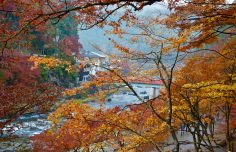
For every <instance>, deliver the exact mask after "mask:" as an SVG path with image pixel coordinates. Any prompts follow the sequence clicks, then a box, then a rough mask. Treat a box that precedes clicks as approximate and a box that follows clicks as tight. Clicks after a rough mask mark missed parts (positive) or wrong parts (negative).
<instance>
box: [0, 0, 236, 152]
mask: <svg viewBox="0 0 236 152" xmlns="http://www.w3.org/2000/svg"><path fill="white" fill-rule="evenodd" d="M160 1H161V0H131V1H130V0H102V1H101V0H98V1H97V0H94V1H76V0H75V1H66V0H65V1H58V0H55V1H37V0H36V1H34V3H33V5H32V2H31V1H27V0H24V1H16V0H11V1H5V0H3V1H1V5H0V7H1V10H0V11H1V14H0V17H1V19H2V21H3V23H2V24H1V29H3V30H0V33H1V35H2V36H1V44H0V45H1V47H2V50H1V53H2V56H1V61H4V62H3V64H2V65H5V64H6V63H7V64H9V61H8V60H11V59H12V58H10V57H7V59H6V60H5V59H4V60H3V57H4V55H5V54H7V53H8V52H10V51H11V50H14V49H15V48H16V45H14V43H16V42H17V43H21V45H26V46H28V43H29V41H32V39H33V38H32V35H34V34H35V33H34V34H32V33H31V34H29V35H27V34H26V35H25V36H24V37H21V35H22V34H23V33H25V32H27V31H28V32H29V31H32V30H33V32H40V31H41V32H42V31H43V30H45V29H47V28H50V26H49V24H48V21H50V22H52V25H53V24H60V21H62V20H63V19H65V18H66V17H72V18H73V19H74V20H75V21H76V22H77V23H78V24H79V26H80V29H89V28H92V27H94V26H96V25H98V26H100V27H104V26H105V25H110V26H112V27H113V30H112V31H111V32H110V33H112V34H117V35H118V37H119V38H122V37H123V36H124V35H132V37H131V41H132V43H140V42H144V43H145V45H148V46H149V48H148V49H149V50H148V51H146V52H145V51H143V50H138V49H132V48H130V47H129V46H123V45H121V44H119V43H117V42H116V41H115V40H112V42H113V44H114V47H115V48H116V49H117V50H119V51H120V52H121V53H122V56H115V55H111V56H110V58H113V59H114V61H112V63H111V65H110V66H109V67H102V68H104V69H105V71H102V72H98V73H97V74H96V75H95V76H94V78H93V80H92V81H90V82H87V83H83V84H81V86H80V87H76V88H73V89H67V90H65V91H64V95H67V96H74V95H76V94H84V95H86V98H88V97H95V98H96V99H97V100H100V101H105V98H106V97H107V95H109V94H112V93H115V92H117V91H118V90H119V89H121V88H122V87H123V86H124V85H125V86H127V87H128V89H130V90H131V92H132V93H133V94H134V95H135V96H136V97H137V99H138V100H139V101H140V103H139V104H135V105H128V106H126V107H125V108H124V109H120V108H118V107H116V108H113V109H93V108H91V107H90V106H88V105H86V104H80V103H79V102H83V101H75V100H71V101H67V102H66V103H65V104H63V105H62V106H61V107H59V108H58V109H57V110H56V111H55V112H53V113H52V114H51V115H50V117H49V119H50V120H51V121H52V127H51V129H50V130H48V131H46V132H45V133H43V134H41V135H38V136H35V137H33V140H34V150H35V151H41V150H47V151H58V150H61V151H68V150H71V149H73V150H75V151H77V150H80V149H83V150H84V151H89V150H94V151H98V150H99V149H102V150H104V149H106V148H110V147H111V148H114V149H113V150H117V151H138V150H141V151H142V150H144V149H145V148H147V147H148V145H152V146H153V147H154V149H156V150H157V151H162V149H161V147H162V146H163V143H164V142H165V140H166V139H168V138H169V136H171V137H172V138H173V140H174V146H175V150H176V151H180V141H179V140H178V138H177V135H176V133H177V130H178V129H179V128H180V125H181V124H186V125H187V127H188V128H189V130H190V133H191V135H192V137H193V140H194V143H193V144H194V146H195V150H196V151H201V150H203V149H204V148H206V149H207V150H209V151H214V146H213V144H214V142H215V139H214V136H215V134H214V129H213V130H210V135H209V132H208V126H207V125H208V124H209V125H212V124H213V122H212V121H213V119H214V117H215V116H216V115H217V113H219V112H221V113H223V115H224V120H225V124H224V126H223V127H224V129H225V130H223V129H222V130H223V132H224V133H225V136H226V144H227V150H229V151H230V150H231V147H230V145H231V140H232V138H233V133H234V130H235V120H234V119H233V113H232V111H233V109H234V107H235V104H234V102H235V53H234V52H235V37H234V36H235V17H236V15H235V10H236V9H235V6H236V5H235V3H232V4H228V3H227V2H226V1H224V0H216V1H205V0H191V1H187V2H185V1H184V2H183V1H179V0H168V3H169V8H171V9H173V11H172V12H170V14H168V15H167V16H166V17H165V18H164V19H163V18H160V19H158V18H151V19H150V18H149V19H148V20H147V19H145V18H144V19H145V22H141V23H140V22H139V21H140V19H137V18H136V17H135V12H133V11H132V10H135V11H139V10H141V9H143V7H145V6H147V5H153V4H154V3H155V2H160ZM122 8H124V11H123V12H122V13H123V14H122V15H121V17H120V18H119V19H118V20H117V21H107V20H106V19H107V18H108V17H109V16H110V15H112V14H114V13H115V12H116V11H118V10H120V9H122ZM28 12H29V13H30V14H29V15H26V14H27V13H28ZM72 12H75V13H74V14H71V13H72ZM70 15H72V16H70ZM122 21H125V22H126V24H127V27H128V28H129V27H132V26H137V27H138V28H139V30H141V32H140V33H129V32H130V31H128V30H124V29H122V26H121V25H120V24H121V22H122ZM45 23H47V24H45ZM10 25H11V26H10ZM157 25H162V26H164V27H165V28H168V29H169V30H170V31H171V32H170V33H169V34H170V35H165V34H166V33H165V32H164V33H159V32H160V31H161V29H162V28H161V27H160V26H157ZM52 29H53V28H52ZM54 30H55V29H54ZM50 32H51V31H50V30H49V35H48V37H47V38H48V39H51V40H53V39H56V35H57V34H58V33H57V29H56V30H55V31H53V32H52V33H50ZM42 33H43V32H42ZM50 34H51V35H50ZM222 35H223V36H224V35H226V40H227V41H228V43H221V44H222V45H223V46H219V45H218V46H217V45H216V47H211V48H209V47H210V46H211V45H212V44H213V43H219V41H222V39H221V37H222ZM39 37H40V36H39ZM39 37H37V38H39ZM47 38H46V39H47ZM224 38H225V37H224ZM217 40H218V41H217ZM57 41H58V42H59V46H60V48H61V49H62V51H64V52H65V54H66V56H70V55H71V54H72V52H75V54H76V55H77V56H79V52H78V51H79V49H80V48H81V47H82V46H81V45H80V44H79V43H78V37H77V36H76V35H73V34H72V35H67V34H62V36H61V37H59V39H58V40H57ZM56 45H58V44H57V43H56ZM39 46H40V45H39ZM46 47H48V48H53V47H55V46H52V45H48V46H46ZM57 47H58V46H56V47H55V48H56V49H58V48H57ZM19 50H20V49H19ZM29 50H30V49H29ZM204 51H206V52H208V53H206V52H204ZM6 52H7V53H6ZM53 52H54V53H55V50H54V51H53ZM197 52H203V53H202V54H201V55H199V56H195V54H194V53H197ZM209 52H211V53H209ZM7 55H8V54H7ZM188 55H191V56H193V57H192V58H190V59H189V60H187V61H186V62H185V63H184V65H183V64H182V63H180V64H179V62H180V61H182V60H183V59H185V58H187V57H188ZM22 59H23V58H22ZM122 59H126V60H129V63H128V64H129V70H128V72H124V70H123V69H122V68H121V66H120V62H122V61H123V60H122ZM168 59H169V60H171V61H168ZM23 60H25V59H23ZM13 61H15V59H13ZM31 61H34V62H35V64H36V66H38V65H44V67H45V68H51V69H56V68H57V67H61V66H63V67H64V68H65V67H67V68H66V70H67V72H68V73H70V72H71V69H75V67H72V66H71V65H70V64H69V63H67V62H63V61H61V60H58V59H55V58H52V57H49V58H37V57H31ZM16 62H18V60H16ZM146 63H148V64H146ZM90 64H92V65H93V66H98V65H96V64H95V63H90ZM206 67H207V68H206ZM190 68H191V70H190ZM1 69H2V68H1ZM3 69H4V68H3ZM13 69H14V68H13ZM29 69H30V68H29V67H28V70H29ZM176 69H178V72H176ZM2 71H4V72H5V71H6V70H5V69H4V70H2ZM24 71H27V70H24ZM72 71H73V70H72ZM12 72H13V73H17V72H15V71H14V70H13V71H11V72H9V73H12ZM31 72H33V71H32V70H31V71H27V72H25V73H31ZM9 73H8V74H9ZM18 73H19V72H18ZM6 74H7V73H4V75H6ZM13 76H15V75H14V74H13ZM35 77H36V76H33V78H30V81H29V82H31V81H33V83H28V80H24V79H20V80H19V81H17V82H14V81H15V80H17V79H16V78H15V77H13V78H12V76H10V77H9V78H10V79H9V80H11V81H9V80H8V79H7V80H6V81H5V80H4V81H3V82H4V83H2V84H3V87H1V89H3V92H4V91H5V92H6V93H4V94H3V95H5V94H9V96H10V97H14V96H13V95H12V94H10V93H11V92H13V94H23V95H25V96H24V98H27V99H28V96H29V100H26V102H29V103H24V101H19V102H18V103H19V105H17V106H16V108H19V107H20V106H21V105H22V104H23V105H25V104H26V105H29V107H30V108H29V109H26V110H25V109H24V110H23V113H24V112H26V111H30V109H31V108H32V106H35V105H37V106H38V105H41V103H42V102H43V101H47V100H48V99H46V97H42V99H41V96H40V97H39V98H40V99H39V100H37V101H36V100H32V98H33V97H32V94H33V93H32V91H33V92H34V91H35V90H37V89H38V88H40V87H41V86H37V87H36V88H32V87H33V86H32V84H38V82H37V81H36V80H35ZM154 77H158V78H159V79H160V80H161V81H162V83H163V90H162V91H161V93H160V95H159V96H158V97H155V98H153V99H149V100H144V99H142V98H141V97H140V96H139V94H138V93H137V92H136V91H135V90H134V88H133V87H132V85H131V84H130V82H132V81H131V80H135V79H142V80H152V79H154ZM22 78H25V76H23V77H22ZM12 80H14V81H12ZM6 83H10V84H7V85H6ZM22 83H23V85H24V87H25V90H30V91H28V93H29V95H28V94H27V93H24V92H22V88H21V85H22ZM17 85H19V86H17ZM38 85H42V84H40V83H39V84H38ZM9 86H11V87H9ZM27 87H30V88H27ZM4 89H5V90H4ZM11 89H14V91H9V90H11ZM17 89H20V90H17ZM49 90H50V89H49ZM91 90H92V93H88V92H89V91H91ZM51 91H53V90H51ZM9 92H10V93H9ZM35 92H37V93H38V91H35ZM39 92H40V91H39ZM49 94H50V93H49ZM4 97H5V96H4ZM47 97H48V96H47ZM9 99H10V98H9ZM54 100H55V98H53V101H54ZM11 101H13V102H12V104H7V105H9V107H7V106H6V105H5V106H3V107H4V108H3V109H2V111H3V113H4V114H5V113H6V111H9V109H10V107H12V106H13V103H17V101H15V100H12V99H10V100H9V103H10V102H11ZM34 101H35V103H32V102H34ZM44 103H45V102H44ZM51 103H53V102H51V100H50V102H49V105H50V104H51ZM46 105H47V104H46ZM46 107H47V106H46ZM5 109H7V110H5ZM13 109H14V108H13ZM15 111H18V110H15ZM15 111H14V112H15ZM9 112H11V111H9ZM14 112H13V113H14ZM20 114H22V112H21V110H19V113H16V115H13V116H12V117H13V118H15V117H17V116H18V115H20ZM7 115H11V114H7ZM232 132H233V133H232ZM103 134H105V135H103ZM203 147H204V148H203Z"/></svg>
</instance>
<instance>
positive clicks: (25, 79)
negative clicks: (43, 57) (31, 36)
mask: <svg viewBox="0 0 236 152" xmlns="http://www.w3.org/2000/svg"><path fill="white" fill-rule="evenodd" d="M28 59H29V58H28V57H27V56H22V55H15V56H13V57H7V58H4V59H1V62H0V66H1V67H0V70H1V73H2V76H1V79H0V80H1V82H0V90H1V94H0V99H1V103H0V104H1V109H0V113H1V114H0V117H1V119H2V120H4V121H1V126H0V130H1V132H2V129H3V128H4V127H5V126H6V125H7V124H9V123H11V122H12V121H14V120H16V119H17V118H18V117H19V116H21V115H23V114H26V113H31V112H47V111H48V110H49V109H50V108H51V107H52V105H53V104H54V103H55V102H56V101H57V99H58V97H59V96H60V93H61V89H60V88H58V87H57V86H55V85H52V84H49V83H40V82H39V81H38V79H39V71H38V70H37V69H32V65H33V63H32V62H30V61H28ZM35 109H37V110H35Z"/></svg>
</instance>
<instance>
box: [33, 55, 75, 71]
mask: <svg viewBox="0 0 236 152" xmlns="http://www.w3.org/2000/svg"><path fill="white" fill-rule="evenodd" d="M29 61H31V62H34V68H38V67H39V66H40V65H45V66H46V67H47V68H48V69H53V68H56V67H59V66H62V67H63V66H66V71H68V73H70V72H72V71H73V70H74V68H73V67H72V65H71V64H70V63H69V62H68V61H62V60H60V59H57V58H54V57H37V56H31V57H30V58H29Z"/></svg>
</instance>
